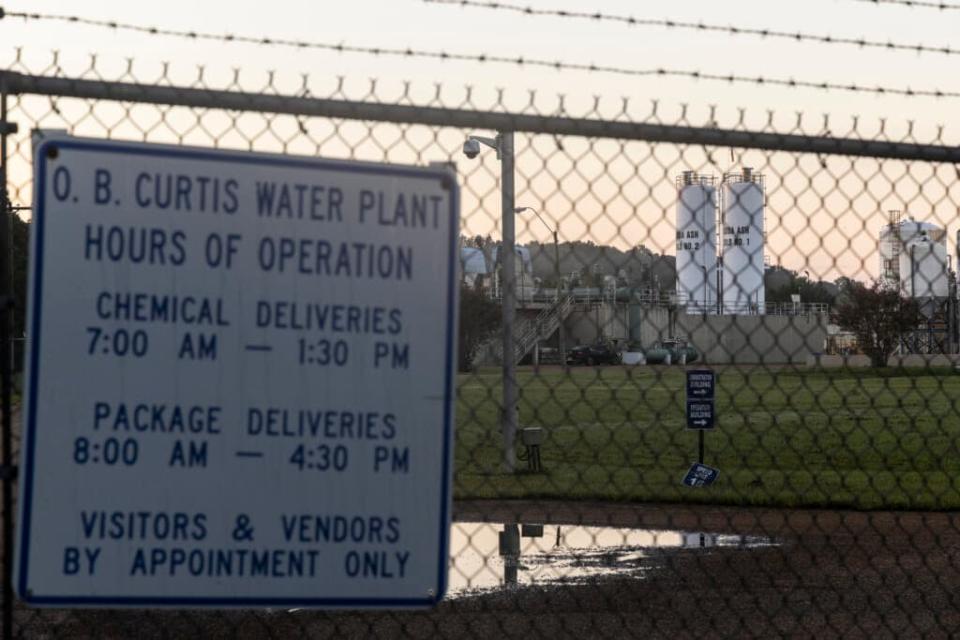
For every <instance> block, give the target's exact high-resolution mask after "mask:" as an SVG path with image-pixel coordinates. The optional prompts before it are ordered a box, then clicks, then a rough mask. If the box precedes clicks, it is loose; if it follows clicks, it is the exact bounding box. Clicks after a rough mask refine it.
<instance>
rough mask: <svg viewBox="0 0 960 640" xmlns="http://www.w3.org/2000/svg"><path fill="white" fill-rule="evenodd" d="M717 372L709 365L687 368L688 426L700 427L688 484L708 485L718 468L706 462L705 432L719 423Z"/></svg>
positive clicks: (688, 474) (697, 428)
mask: <svg viewBox="0 0 960 640" xmlns="http://www.w3.org/2000/svg"><path fill="white" fill-rule="evenodd" d="M715 396H716V376H715V375H714V373H713V371H710V370H709V369H691V370H689V371H687V393H686V416H687V429H693V430H696V431H697V444H698V446H697V462H696V463H695V464H694V465H693V466H691V467H690V470H689V471H688V472H687V475H686V477H684V480H683V483H684V484H685V485H687V486H691V487H697V486H709V485H711V484H713V482H714V481H715V480H716V479H717V476H718V475H719V473H720V472H719V471H718V470H716V469H713V468H711V467H708V466H706V465H705V464H704V463H703V459H704V432H705V431H713V429H714V428H715V426H716V410H715V409H716V406H715Z"/></svg>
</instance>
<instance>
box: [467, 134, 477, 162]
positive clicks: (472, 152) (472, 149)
mask: <svg viewBox="0 0 960 640" xmlns="http://www.w3.org/2000/svg"><path fill="white" fill-rule="evenodd" d="M463 155H465V156H467V157H468V158H470V159H471V160H473V159H474V158H476V157H477V156H478V155H480V141H479V140H477V139H476V138H467V140H466V142H464V143H463Z"/></svg>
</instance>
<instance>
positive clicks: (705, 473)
mask: <svg viewBox="0 0 960 640" xmlns="http://www.w3.org/2000/svg"><path fill="white" fill-rule="evenodd" d="M719 475H720V470H719V469H714V468H713V467H708V466H707V465H705V464H703V463H700V462H694V463H693V464H692V465H690V469H688V470H687V475H685V476H684V477H683V484H685V485H687V486H688V487H709V486H710V485H712V484H713V483H714V482H716V480H717V477H718V476H719Z"/></svg>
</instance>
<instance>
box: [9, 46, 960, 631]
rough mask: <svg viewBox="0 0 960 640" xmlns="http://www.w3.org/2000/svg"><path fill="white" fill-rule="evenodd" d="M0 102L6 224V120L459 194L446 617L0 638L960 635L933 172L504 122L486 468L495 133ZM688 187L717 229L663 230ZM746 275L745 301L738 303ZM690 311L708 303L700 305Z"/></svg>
mask: <svg viewBox="0 0 960 640" xmlns="http://www.w3.org/2000/svg"><path fill="white" fill-rule="evenodd" d="M6 69H7V70H9V71H16V72H20V73H25V74H36V75H41V76H54V77H71V78H85V79H96V80H105V81H117V82H134V83H140V84H146V85H158V86H175V87H188V88H198V89H219V90H227V91H244V92H254V93H260V94H269V95H298V96H304V97H325V98H333V99H341V100H358V101H364V102H380V103H388V104H407V105H417V106H424V107H428V106H429V107H443V108H455V109H467V110H484V111H493V112H501V113H517V114H520V113H522V114H534V115H550V116H553V115H562V116H567V117H571V116H572V117H576V118H581V119H583V120H584V122H585V123H586V122H587V121H589V120H595V119H606V120H615V121H622V122H647V123H658V124H667V125H677V126H683V127H699V128H716V127H724V128H729V129H734V130H738V131H745V132H751V131H752V132H766V133H779V134H804V135H821V136H825V137H831V136H836V137H847V138H857V139H864V140H884V141H891V142H922V143H925V144H935V145H945V146H946V145H951V144H954V143H955V142H956V141H955V140H948V139H947V137H946V134H945V132H944V131H943V130H942V129H935V130H926V129H925V130H923V131H920V130H919V129H918V128H915V126H914V125H913V124H908V125H907V126H905V127H902V128H895V127H891V126H890V125H887V124H886V123H878V124H876V125H874V126H867V125H865V124H864V123H861V122H859V121H858V120H857V119H856V118H853V119H850V120H848V121H846V122H838V121H834V120H831V119H830V118H829V117H826V116H823V117H819V116H818V117H808V116H805V115H803V114H789V115H786V116H782V115H778V114H774V113H763V114H748V113H747V112H746V111H744V110H724V109H717V108H711V109H707V110H695V109H690V108H687V107H681V108H679V109H667V108H664V107H663V106H661V105H659V104H657V103H656V102H652V103H645V104H641V103H639V102H636V101H630V100H627V99H623V100H605V99H600V98H596V99H594V100H592V101H586V102H583V101H577V100H574V99H569V98H564V97H557V98H549V99H547V98H545V97H543V96H540V95H536V94H532V93H531V94H529V95H519V94H517V95H510V94H508V93H505V92H502V91H501V92H496V91H494V92H487V91H481V90H475V89H471V88H464V89H459V90H454V89H450V88H446V87H441V86H434V87H418V86H413V85H410V84H407V83H402V82H392V83H390V82H378V81H374V80H371V81H369V82H366V83H360V82H355V81H353V80H347V79H344V78H340V79H335V80H332V81H329V80H327V81H319V82H318V81H315V80H314V79H311V78H309V77H306V76H303V77H299V78H298V77H292V78H290V77H281V75H280V74H272V73H271V74H266V75H265V76H261V77H259V78H256V77H249V76H247V75H244V74H243V73H241V72H240V71H239V70H237V71H235V72H233V73H231V74H225V75H224V74H215V73H212V72H209V71H207V70H206V69H204V68H203V67H199V68H197V69H196V70H194V71H190V72H187V71H184V70H174V69H171V68H169V67H167V66H165V65H164V66H158V67H152V68H151V67H149V66H147V65H143V66H138V65H137V64H136V63H134V62H133V61H132V60H130V61H127V62H126V63H123V64H119V65H118V64H116V63H115V62H104V61H101V60H99V59H98V58H97V57H96V56H92V57H91V58H90V59H89V62H88V63H87V64H86V65H85V66H83V67H82V68H81V67H77V68H68V69H65V68H63V67H62V66H61V61H60V59H59V57H58V55H57V54H53V55H52V56H50V57H49V59H46V60H43V59H33V58H31V59H30V60H29V61H28V58H27V56H26V55H25V54H24V53H23V52H17V53H16V55H15V56H14V57H13V59H12V60H11V61H9V62H8V64H7V65H6ZM8 100H9V107H10V120H11V121H14V122H17V123H18V124H19V127H20V130H19V133H17V134H15V135H13V136H11V137H10V138H9V144H10V147H9V148H10V158H9V163H8V184H7V189H8V192H9V195H10V197H11V200H12V203H13V204H14V206H19V207H29V205H30V201H31V197H32V175H31V173H32V172H31V170H30V162H31V139H30V136H31V132H32V131H34V130H51V129H66V130H67V131H68V132H69V133H71V134H73V135H77V136H85V137H93V138H110V139H125V140H136V141H146V142H157V143H173V144H182V145H192V146H200V147H216V148H230V149H249V150H255V151H267V152H281V153H289V154H301V155H308V156H323V157H330V158H345V159H359V160H370V161H377V162H393V163H405V164H421V165H422V164H426V163H428V162H434V161H439V162H454V163H456V169H457V175H458V178H459V181H460V186H461V188H462V228H461V244H462V249H461V252H462V253H461V255H462V263H463V264H462V267H463V268H462V281H463V284H462V295H461V297H462V301H461V305H462V311H461V318H462V326H461V328H460V342H461V354H460V356H461V358H460V365H461V373H460V374H459V375H458V379H457V416H456V424H457V428H456V452H455V470H454V497H455V510H454V514H455V516H454V517H455V520H456V522H455V523H454V525H453V532H452V543H451V558H450V584H451V590H450V593H449V595H448V597H447V599H446V601H445V602H444V603H443V604H441V605H440V606H439V607H437V608H436V609H435V610H431V611H424V612H413V613H410V612H404V613H399V612H329V613H327V612H313V611H305V610H304V611H212V612H210V611H146V610H131V611H108V610H103V611H70V610H53V609H42V610H31V609H28V608H26V607H22V606H20V605H18V606H17V608H16V613H15V615H16V618H15V622H16V635H17V637H23V638H33V637H51V638H52V637H58V638H61V637H143V638H153V637H157V638H160V637H164V638H166V637H238V638H247V637H250V638H253V637H257V638H259V637H277V638H280V637H341V636H344V637H358V638H361V637H423V638H426V637H551V638H553V637H556V638H559V637H611V638H612V637H627V636H630V637H698V636H708V635H719V636H731V637H746V636H751V637H771V636H798V637H801V636H804V637H805V636H812V635H818V636H821V637H844V638H853V637H914V636H931V637H945V636H950V635H953V634H955V633H957V629H958V627H960V613H958V611H960V607H958V606H957V605H958V603H957V601H956V598H957V596H956V595H955V594H956V593H957V589H956V587H957V586H958V582H960V581H958V578H957V563H958V552H957V548H958V547H957V544H956V543H957V541H958V537H960V536H958V528H957V519H956V516H955V514H954V511H955V510H956V508H957V506H958V505H960V484H958V480H957V477H956V476H957V471H958V469H960V455H958V454H960V452H958V450H957V444H956V442H957V440H956V439H957V436H958V432H960V415H958V407H957V404H956V400H955V398H956V397H957V391H958V390H960V376H958V375H957V374H956V372H955V369H954V367H955V363H956V362H957V357H956V356H955V355H954V354H955V353H956V352H957V350H958V349H957V345H958V340H957V322H956V304H955V300H956V286H955V276H954V273H953V271H952V270H951V269H952V267H953V265H952V262H951V261H949V260H948V258H947V256H948V255H949V254H950V252H949V251H948V249H947V247H948V246H949V242H948V240H949V235H948V232H950V231H955V230H954V229H950V224H951V223H952V222H953V220H954V218H955V215H956V211H957V207H958V204H960V181H958V176H960V174H958V171H957V169H956V167H955V166H953V165H951V164H946V163H932V162H920V161H904V160H897V159H880V158H870V157H856V158H854V157H846V156H839V155H820V154H816V153H797V152H787V151H776V150H774V151H762V150H757V149H750V148H745V149H731V148H726V147H708V146H698V145H683V144H668V143H652V142H644V141H638V140H620V139H610V138H597V137H590V136H586V135H584V136H573V135H570V136H553V135H544V134H534V133H526V132H523V131H518V132H516V145H517V153H516V167H517V171H516V180H517V197H516V202H517V206H518V207H526V208H529V210H526V211H521V212H520V213H518V214H517V219H516V224H517V237H518V244H519V245H521V246H522V247H523V249H522V250H521V253H520V258H519V259H518V261H517V279H518V280H517V289H516V290H517V295H518V298H519V304H518V324H517V329H516V334H517V336H518V345H519V348H518V353H517V354H516V355H517V361H518V362H519V369H518V371H519V373H518V384H519V406H518V411H519V421H520V426H521V428H523V429H524V431H523V432H522V434H523V439H524V440H521V439H518V442H517V443H516V446H517V452H518V456H519V460H520V462H519V464H520V465H521V468H520V469H519V470H518V472H516V473H508V472H506V471H505V470H504V469H503V467H502V462H501V461H502V458H503V451H502V447H503V445H502V442H503V441H502V436H501V433H500V419H501V412H502V409H503V407H502V405H501V390H502V377H501V373H500V369H499V368H498V360H499V359H500V358H502V357H503V354H502V350H499V351H498V349H499V347H498V344H499V335H500V333H499V332H500V331H501V327H500V326H499V324H498V323H499V320H498V319H499V305H500V295H501V293H502V282H501V281H500V276H499V264H500V263H501V262H502V256H500V257H499V259H498V256H497V255H496V254H497V253H498V238H499V234H500V191H499V189H500V179H499V165H498V163H497V160H496V157H495V155H494V154H493V153H492V152H489V153H481V155H480V156H479V157H478V158H477V159H476V160H467V159H465V158H463V156H462V154H461V147H462V144H463V142H464V140H465V139H466V137H467V136H469V135H471V134H475V133H481V134H485V135H486V134H487V133H488V132H476V131H466V130H463V129H460V128H457V127H455V126H450V124H449V123H446V122H443V121H438V122H436V123H434V124H432V125H421V124H389V123H377V122H368V121H361V120H349V119H328V118H318V117H307V116H292V115H277V114H271V113H257V112H236V111H226V110H217V109H199V108H191V107H184V106H177V105H161V106H158V105H152V104H141V103H133V102H116V101H98V100H87V99H76V98H63V97H49V96H38V95H29V94H24V95H11V96H9V97H8ZM584 130H585V131H587V130H588V128H587V127H586V126H585V127H584ZM745 167H749V168H750V170H751V172H752V173H751V174H749V175H748V174H745V173H744V168H745ZM685 172H692V173H690V174H686V175H688V176H692V177H693V178H690V179H688V178H684V175H685ZM730 173H736V174H737V175H739V176H740V179H741V180H744V181H745V182H750V183H751V184H754V182H753V180H752V178H751V177H750V176H759V175H762V176H763V179H764V182H763V191H762V192H761V194H762V200H761V201H760V203H759V205H758V206H759V208H757V209H755V210H753V211H748V212H747V217H748V218H749V219H750V220H752V221H753V222H750V223H749V224H754V222H756V223H757V225H758V226H756V228H755V229H753V232H754V235H753V236H750V237H753V238H762V241H763V245H762V248H761V249H760V250H759V251H760V253H759V262H757V261H756V260H755V258H756V254H751V255H752V256H753V257H752V258H751V260H753V261H750V260H748V261H747V262H746V264H744V265H740V266H736V267H735V266H733V265H732V258H730V257H729V256H731V255H732V254H733V251H734V248H735V247H737V246H738V244H737V238H738V237H741V236H742V238H746V237H748V236H749V234H750V232H749V231H744V232H743V233H741V232H739V231H738V230H737V229H735V228H733V229H732V230H729V231H728V230H726V229H725V227H736V226H737V225H734V224H732V222H731V221H730V220H727V218H726V216H732V215H733V214H731V213H730V211H731V207H734V206H736V205H738V204H743V203H740V202H738V200H739V196H738V195H736V194H733V195H731V193H732V192H730V191H729V190H727V186H726V185H729V184H732V183H731V182H730V181H729V180H728V181H726V182H723V178H724V176H725V174H730ZM701 176H707V177H711V178H713V180H714V181H713V182H710V183H709V184H711V185H713V187H714V188H715V195H714V196H710V197H714V198H715V197H716V195H720V194H723V195H724V198H725V199H726V200H725V201H724V202H720V203H716V204H714V201H713V200H709V202H707V203H706V205H704V206H706V208H707V209H708V210H709V211H710V214H709V215H714V213H715V212H716V211H718V210H719V207H721V206H722V207H723V212H724V214H723V217H721V218H720V222H719V224H716V220H717V218H714V224H715V226H710V225H709V224H707V223H705V222H703V220H706V219H707V218H709V216H707V217H706V218H700V219H697V220H698V221H697V222H696V224H695V225H693V226H688V227H685V228H683V229H678V227H677V207H678V189H683V188H684V187H685V186H690V185H693V186H698V187H699V186H702V185H703V184H706V183H703V182H700V181H699V180H700V177H701ZM678 179H679V182H678ZM685 180H687V182H685ZM694 180H695V181H696V182H694ZM755 184H759V183H755ZM698 206H700V205H698ZM744 206H746V205H745V204H744ZM694 208H695V207H694ZM892 210H896V211H898V212H899V213H897V214H893V213H891V211H892ZM757 216H759V218H762V220H760V222H757V220H758V217H757ZM23 217H24V218H27V217H28V216H27V215H26V214H24V215H23ZM921 223H923V224H921ZM749 224H748V226H749ZM910 225H913V226H910ZM761 226H762V230H761V228H760V227H761ZM908 229H915V230H916V234H915V235H909V233H908V231H907V230H908ZM678 231H694V232H697V233H696V234H694V235H692V236H689V235H686V234H685V233H681V234H680V235H678ZM554 232H556V244H555V243H554V235H553V234H554ZM921 232H922V235H923V239H922V242H921V239H920V238H919V235H920V234H921ZM911 233H912V232H911ZM758 234H759V235H758ZM915 236H917V237H915ZM708 238H710V239H712V241H713V242H715V243H717V244H719V245H721V246H720V249H721V250H722V251H723V253H724V255H725V256H726V257H727V258H728V264H725V265H723V266H722V267H721V268H720V272H721V275H720V276H719V280H718V279H715V278H716V276H715V275H714V274H713V273H711V274H707V273H706V271H705V279H704V286H703V288H700V287H699V285H696V284H695V285H693V291H694V293H693V294H692V295H691V294H690V292H689V291H685V290H684V287H683V286H681V288H680V290H678V289H677V283H678V277H679V279H680V281H681V282H682V281H684V278H685V277H686V276H685V274H684V273H683V272H682V271H680V272H679V273H678V270H679V267H678V264H677V262H676V255H677V253H678V252H680V251H687V250H689V247H685V246H684V243H688V242H689V241H693V242H699V241H703V240H706V239H708ZM727 240H729V241H730V242H729V243H727V242H726V241H727ZM885 240H886V241H888V244H887V245H884V241H885ZM724 245H725V246H724ZM931 245H933V248H931ZM885 246H888V247H894V248H895V249H896V250H897V251H896V255H892V254H890V253H889V251H890V250H892V249H890V250H885V249H884V247H885ZM911 247H912V248H913V249H911ZM917 247H920V249H918V248H917ZM937 247H942V250H941V249H939V248H937ZM698 248H699V246H698ZM920 250H922V251H925V252H928V253H929V255H930V256H932V258H931V260H933V263H931V264H934V265H935V266H936V268H934V269H933V270H932V271H931V270H929V269H928V268H927V263H922V264H921V263H919V262H916V255H915V252H916V251H920ZM884 251H887V253H884ZM911 251H912V252H913V253H911ZM928 253H924V254H923V255H924V256H926V255H928ZM906 254H909V255H910V260H908V261H907V262H904V261H903V260H904V256H905V255H906ZM894 262H896V264H894ZM698 264H699V263H694V265H693V267H694V268H697V269H700V268H701V267H700V266H697V265H698ZM758 265H759V266H758ZM684 268H689V267H684ZM711 270H712V267H711ZM722 272H730V273H729V276H727V277H725V276H724V275H723V273H722ZM907 272H909V274H910V277H907ZM885 275H886V279H883V277H884V276H885ZM751 278H752V280H750V279H751ZM918 278H919V279H920V282H919V283H918V281H917V279H918ZM687 280H689V278H687ZM694 280H695V279H694ZM747 280H750V281H751V282H753V283H759V285H756V284H754V285H750V286H753V287H754V288H753V289H750V288H749V286H747V285H744V284H743V282H745V281H747ZM907 281H909V283H910V284H909V288H906V287H907V285H906V284H905V283H906V282H907ZM875 282H876V284H875V285H874V283H875ZM731 283H733V284H731ZM731 286H733V287H734V288H736V287H739V288H740V289H742V292H743V293H744V298H743V300H742V306H739V307H736V306H735V305H736V304H740V303H736V302H731V303H728V300H727V297H726V293H725V292H726V291H728V290H729V288H730V287H731ZM757 287H759V288H757ZM918 287H919V289H918ZM921 289H922V291H925V292H929V294H924V293H920V294H918V293H917V291H918V290H921ZM758 291H762V292H763V295H762V296H760V295H757V292H758ZM697 292H699V293H697ZM704 292H707V293H704ZM710 292H712V293H710ZM891 292H892V293H891ZM697 295H704V298H703V300H704V302H703V303H702V304H701V302H700V301H699V299H698V298H697ZM731 304H732V305H734V306H730V305H731ZM463 305H470V306H463ZM718 311H720V312H723V313H718ZM878 316H882V317H883V319H885V320H887V322H886V324H884V323H878V322H876V321H875V320H876V317H878ZM891 318H893V319H892V320H891ZM904 318H905V319H904ZM871 320H874V321H873V322H871ZM891 326H893V328H892V329H891V328H890V327H891ZM891 331H892V332H893V333H892V334H891V336H889V340H887V342H884V341H883V340H881V338H884V335H881V334H882V333H883V332H887V333H890V332H891ZM871 362H872V363H873V364H880V365H887V366H877V367H871V366H870V365H871ZM689 368H708V369H711V370H712V371H714V372H715V374H716V376H717V393H716V396H717V397H716V416H717V428H716V430H715V431H712V432H709V433H707V434H705V452H704V453H705V461H706V462H707V463H708V464H709V465H710V466H712V467H715V468H717V469H719V470H720V471H721V474H720V476H719V479H718V480H717V481H716V483H715V484H714V485H712V486H710V487H688V486H685V485H684V484H682V483H681V479H682V478H683V477H684V474H685V473H686V472H687V470H688V467H690V465H691V463H692V462H693V461H695V460H696V459H697V457H698V434H697V433H696V432H695V431H692V430H687V429H686V428H685V427H686V418H685V415H684V411H685V404H684V394H685V370H686V369H689ZM526 429H533V431H526ZM537 429H539V431H537ZM541 439H542V440H541ZM524 442H529V443H531V444H530V445H525V444H524Z"/></svg>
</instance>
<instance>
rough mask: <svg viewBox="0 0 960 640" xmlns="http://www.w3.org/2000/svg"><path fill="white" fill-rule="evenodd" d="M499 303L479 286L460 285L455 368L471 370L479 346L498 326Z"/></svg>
mask: <svg viewBox="0 0 960 640" xmlns="http://www.w3.org/2000/svg"><path fill="white" fill-rule="evenodd" d="M500 315H501V313H500V305H498V304H497V303H496V302H494V301H493V300H490V299H489V298H488V297H486V296H485V295H484V294H483V291H481V290H480V289H479V288H478V289H474V288H472V287H469V286H467V285H464V284H462V285H460V336H459V337H460V347H459V354H458V355H459V357H458V361H457V369H458V370H459V371H461V372H467V371H472V370H473V359H474V358H476V357H477V350H478V349H479V348H480V346H481V345H482V344H483V343H484V342H485V341H486V340H487V339H489V338H490V336H491V335H493V334H494V333H495V332H496V330H497V329H498V328H500V321H501V317H500Z"/></svg>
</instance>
